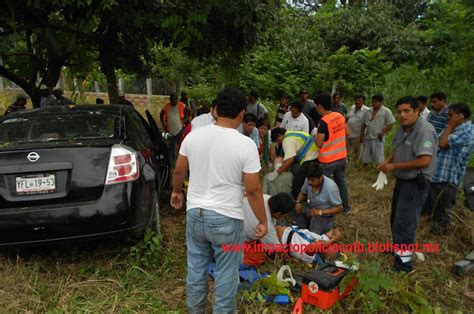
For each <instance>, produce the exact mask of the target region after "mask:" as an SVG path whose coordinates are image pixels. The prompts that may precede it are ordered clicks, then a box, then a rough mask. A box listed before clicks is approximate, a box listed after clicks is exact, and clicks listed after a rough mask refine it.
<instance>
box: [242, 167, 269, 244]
mask: <svg viewBox="0 0 474 314" xmlns="http://www.w3.org/2000/svg"><path fill="white" fill-rule="evenodd" d="M243 180H244V188H245V193H246V195H247V199H248V201H249V204H250V208H252V211H253V213H254V214H255V217H257V219H258V221H259V222H260V224H259V225H257V230H256V234H255V236H256V237H258V238H261V237H263V236H265V234H266V233H267V215H266V213H265V205H264V203H263V194H262V186H261V185H260V175H259V173H258V172H257V173H244V174H243Z"/></svg>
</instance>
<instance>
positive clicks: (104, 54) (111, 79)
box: [99, 48, 119, 104]
mask: <svg viewBox="0 0 474 314" xmlns="http://www.w3.org/2000/svg"><path fill="white" fill-rule="evenodd" d="M99 60H100V65H101V67H100V68H101V71H102V73H104V75H105V78H106V79H107V91H108V93H109V103H110V104H118V103H119V90H118V86H117V76H116V75H115V62H114V56H113V53H111V52H109V51H107V48H103V49H101V52H100V56H99Z"/></svg>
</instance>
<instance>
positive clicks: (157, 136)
mask: <svg viewBox="0 0 474 314" xmlns="http://www.w3.org/2000/svg"><path fill="white" fill-rule="evenodd" d="M145 114H146V117H147V119H148V124H149V128H150V132H151V134H152V136H153V139H154V144H155V146H154V149H155V151H156V163H157V186H158V192H161V191H169V190H170V189H171V164H170V159H169V151H168V145H166V143H165V141H164V139H163V136H162V133H161V131H160V129H159V128H158V125H157V124H156V122H155V120H154V119H153V116H152V114H151V112H150V111H149V110H146V112H145Z"/></svg>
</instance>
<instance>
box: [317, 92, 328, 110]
mask: <svg viewBox="0 0 474 314" xmlns="http://www.w3.org/2000/svg"><path fill="white" fill-rule="evenodd" d="M314 103H315V104H316V106H317V105H321V106H322V107H323V108H324V109H325V110H331V106H332V100H331V96H329V94H317V95H316V96H314Z"/></svg>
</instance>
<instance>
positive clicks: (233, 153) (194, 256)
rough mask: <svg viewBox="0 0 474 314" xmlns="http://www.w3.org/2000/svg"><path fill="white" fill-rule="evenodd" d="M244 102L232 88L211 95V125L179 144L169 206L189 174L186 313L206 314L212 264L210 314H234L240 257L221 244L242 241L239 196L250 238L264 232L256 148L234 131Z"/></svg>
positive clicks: (177, 201)
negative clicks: (250, 219)
mask: <svg viewBox="0 0 474 314" xmlns="http://www.w3.org/2000/svg"><path fill="white" fill-rule="evenodd" d="M246 106H247V101H246V98H245V95H244V94H243V93H242V92H241V91H240V90H237V89H230V88H229V89H224V90H222V91H221V92H220V93H219V95H218V96H217V122H216V124H214V125H208V126H204V127H201V128H199V129H197V130H195V131H193V132H191V133H189V135H188V136H187V137H186V138H185V139H184V141H183V143H182V146H181V149H180V152H179V157H178V160H177V162H176V167H175V170H174V174H173V193H172V194H171V205H172V206H173V208H175V209H179V208H181V207H182V205H183V199H184V197H183V193H182V190H181V189H182V186H183V181H184V179H185V178H186V175H187V172H188V169H189V173H190V177H189V186H188V193H187V211H186V245H187V255H188V258H187V260H188V274H187V278H186V296H187V298H186V302H187V305H188V310H189V312H190V313H205V312H206V310H207V294H208V283H207V277H208V275H207V269H208V265H209V263H210V262H211V260H212V259H213V258H214V259H215V261H216V270H215V285H214V287H215V293H214V294H215V301H214V306H213V312H214V313H234V312H235V310H236V295H237V288H238V285H239V265H240V263H241V262H242V252H232V254H228V253H226V252H223V250H222V245H223V244H230V243H232V244H240V243H243V242H244V233H243V219H244V214H243V211H242V200H243V192H244V188H245V192H246V195H247V198H248V200H249V203H250V206H251V208H252V210H253V212H254V213H255V216H256V217H257V219H258V224H257V225H256V227H255V237H256V238H257V239H258V238H261V237H263V236H265V234H266V233H267V217H266V215H265V210H264V205H263V196H262V189H261V186H260V177H259V171H260V160H259V156H258V150H257V146H255V143H254V142H253V141H252V140H251V139H250V138H248V137H246V136H244V135H242V134H240V133H239V132H238V131H237V130H236V128H237V127H238V126H239V125H240V124H241V123H242V118H243V116H244V113H245V108H246Z"/></svg>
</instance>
